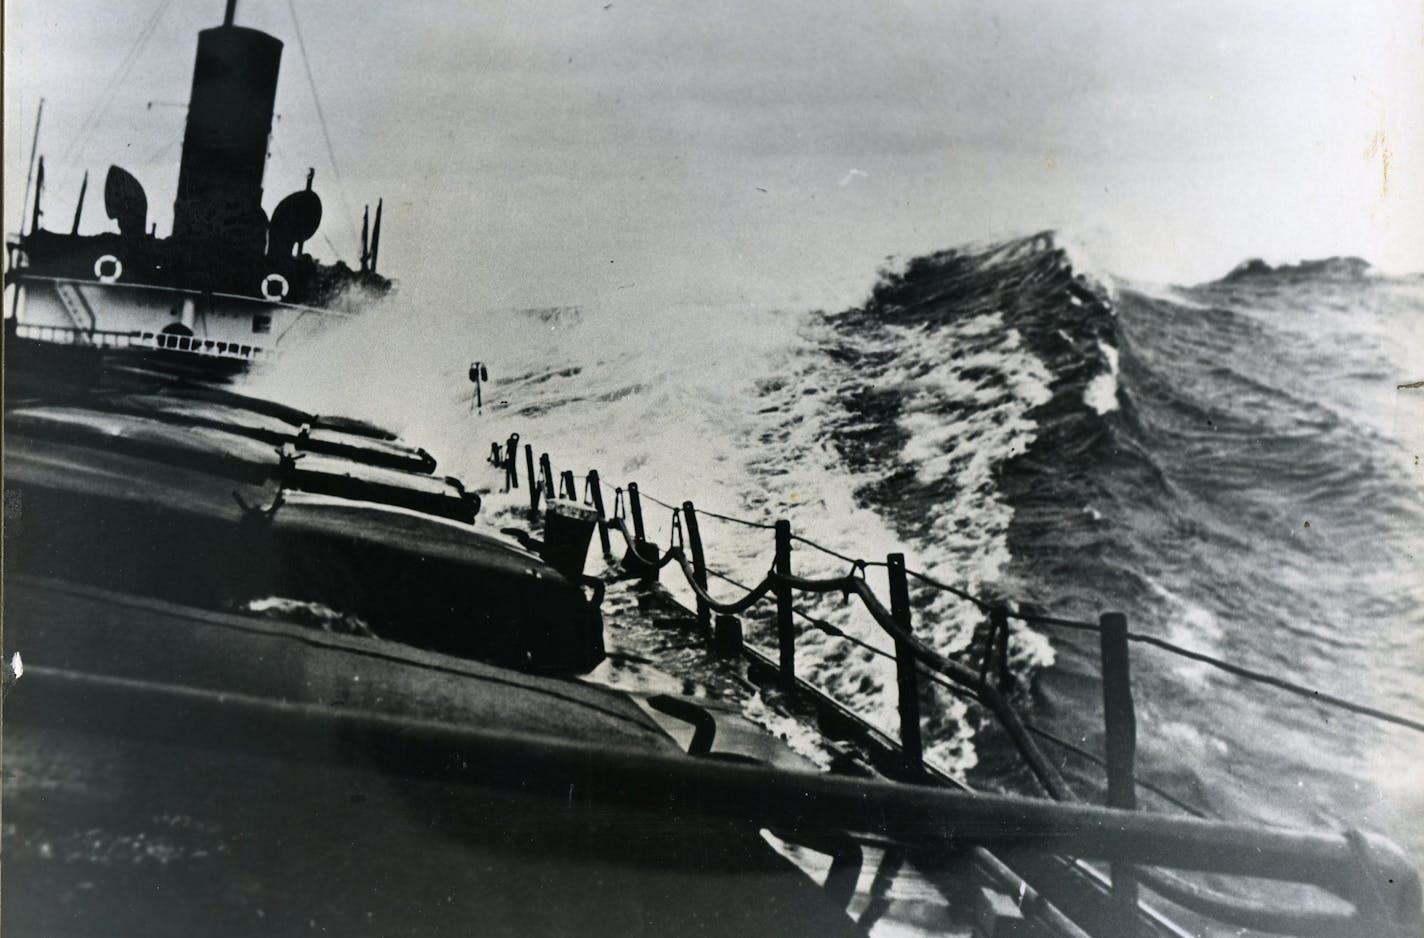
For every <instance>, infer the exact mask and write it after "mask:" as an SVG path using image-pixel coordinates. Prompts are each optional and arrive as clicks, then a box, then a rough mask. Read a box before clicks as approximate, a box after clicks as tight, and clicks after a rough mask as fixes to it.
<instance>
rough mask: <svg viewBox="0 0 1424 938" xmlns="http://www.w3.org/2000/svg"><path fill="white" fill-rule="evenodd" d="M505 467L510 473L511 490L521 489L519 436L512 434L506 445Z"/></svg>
mask: <svg viewBox="0 0 1424 938" xmlns="http://www.w3.org/2000/svg"><path fill="white" fill-rule="evenodd" d="M504 447H505V449H504V467H505V469H506V470H507V471H508V472H509V488H510V490H511V491H513V490H514V489H517V488H519V434H518V433H511V434H510V435H509V441H508V442H507V443H505V444H504Z"/></svg>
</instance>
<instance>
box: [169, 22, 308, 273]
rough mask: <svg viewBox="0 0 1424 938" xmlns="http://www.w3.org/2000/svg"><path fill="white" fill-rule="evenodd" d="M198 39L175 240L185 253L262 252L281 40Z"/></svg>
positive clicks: (241, 30)
mask: <svg viewBox="0 0 1424 938" xmlns="http://www.w3.org/2000/svg"><path fill="white" fill-rule="evenodd" d="M231 9H232V4H231V3H229V5H228V10H229V13H228V18H227V21H226V22H225V23H224V25H222V26H218V27H214V28H212V29H205V30H203V31H202V32H200V33H199V34H198V56H197V61H196V63H195V64H194V66H193V93H192V96H191V97H190V98H189V102H188V125H187V128H186V130H185V131H184V134H183V161H182V164H181V166H180V168H179V170H178V198H177V199H176V200H175V201H174V203H173V236H174V238H175V239H179V240H183V241H186V242H188V244H189V246H190V248H193V249H199V250H200V246H202V245H204V244H205V243H207V244H212V245H213V246H217V245H221V246H222V249H223V250H224V251H225V252H229V253H230V252H234V251H236V252H240V253H242V254H247V253H252V254H260V253H261V252H262V251H263V249H264V246H265V241H266V226H267V219H266V216H265V215H264V214H263V213H262V175H263V171H264V170H265V168H266V163H267V138H268V135H269V134H270V133H271V131H272V108H273V105H274V104H275V102H276V97H277V73H278V71H279V70H280V68H281V62H282V43H281V41H280V40H278V39H276V38H274V37H272V36H269V35H267V34H266V33H264V32H260V31H258V30H255V29H248V28H246V27H243V26H233V25H232V24H231V19H230V17H231Z"/></svg>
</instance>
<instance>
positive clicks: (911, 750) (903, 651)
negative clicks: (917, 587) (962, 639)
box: [885, 554, 925, 776]
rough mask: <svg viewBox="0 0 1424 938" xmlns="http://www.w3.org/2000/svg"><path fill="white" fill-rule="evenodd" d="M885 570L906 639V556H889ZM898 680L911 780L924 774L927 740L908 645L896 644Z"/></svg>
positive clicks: (908, 630)
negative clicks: (922, 728)
mask: <svg viewBox="0 0 1424 938" xmlns="http://www.w3.org/2000/svg"><path fill="white" fill-rule="evenodd" d="M885 569H886V573H887V574H888V575H889V579H890V615H891V616H893V617H894V619H895V625H896V626H898V627H899V628H900V630H901V631H902V632H904V633H905V634H906V635H909V634H910V633H911V628H912V626H913V623H912V622H911V619H910V585H909V582H908V581H907V580H906V579H905V555H904V554H888V555H886V557H885ZM895 678H896V683H897V684H898V685H899V691H900V748H901V749H902V750H903V751H904V753H905V769H906V771H908V772H909V773H910V774H911V775H912V776H917V775H919V774H921V773H922V772H923V771H924V760H925V752H924V740H923V739H922V737H921V735H920V679H919V668H917V667H916V666H915V655H914V652H913V651H912V650H911V648H910V647H909V645H908V644H907V643H905V642H902V641H901V640H899V639H898V638H897V639H896V640H895Z"/></svg>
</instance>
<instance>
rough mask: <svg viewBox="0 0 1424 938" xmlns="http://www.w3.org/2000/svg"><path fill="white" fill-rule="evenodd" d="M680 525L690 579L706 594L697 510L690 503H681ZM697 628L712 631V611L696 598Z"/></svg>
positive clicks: (704, 568) (705, 603) (702, 600)
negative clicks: (683, 529) (687, 552)
mask: <svg viewBox="0 0 1424 938" xmlns="http://www.w3.org/2000/svg"><path fill="white" fill-rule="evenodd" d="M682 523H683V524H684V525H685V526H686V529H687V546H688V547H689V548H690V549H691V550H692V578H693V579H694V580H696V581H697V586H698V588H699V589H701V590H702V592H704V593H705V592H707V559H706V557H705V556H704V555H703V553H702V532H701V531H699V530H698V529H697V509H695V508H693V507H692V502H683V503H682ZM697 627H698V629H700V630H702V631H704V632H710V631H711V630H712V610H711V608H710V607H709V606H708V605H707V600H705V599H703V598H702V597H701V596H700V595H699V596H698V597H697Z"/></svg>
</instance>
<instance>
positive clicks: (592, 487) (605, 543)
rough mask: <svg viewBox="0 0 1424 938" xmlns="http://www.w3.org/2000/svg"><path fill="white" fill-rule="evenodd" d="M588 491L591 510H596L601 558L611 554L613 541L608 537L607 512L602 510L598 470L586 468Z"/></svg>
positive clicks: (601, 490) (608, 557) (606, 557)
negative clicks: (601, 550)
mask: <svg viewBox="0 0 1424 938" xmlns="http://www.w3.org/2000/svg"><path fill="white" fill-rule="evenodd" d="M587 485H588V492H589V496H590V497H591V498H592V499H593V510H594V511H596V512H598V543H599V545H600V546H602V548H603V559H604V560H608V559H610V558H611V557H612V556H613V542H612V541H610V540H609V539H608V513H607V512H605V511H604V510H603V486H602V484H600V483H599V481H598V470H597V469H590V470H588V483H587Z"/></svg>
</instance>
